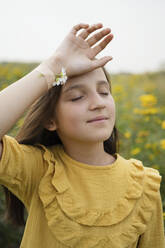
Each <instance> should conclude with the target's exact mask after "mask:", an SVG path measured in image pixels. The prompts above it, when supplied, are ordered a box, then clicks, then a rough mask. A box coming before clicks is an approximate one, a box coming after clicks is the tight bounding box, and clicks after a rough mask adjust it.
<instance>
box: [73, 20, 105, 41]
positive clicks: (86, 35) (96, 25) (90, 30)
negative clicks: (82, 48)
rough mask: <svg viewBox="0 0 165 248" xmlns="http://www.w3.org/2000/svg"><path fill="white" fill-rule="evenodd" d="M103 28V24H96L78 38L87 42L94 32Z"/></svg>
mask: <svg viewBox="0 0 165 248" xmlns="http://www.w3.org/2000/svg"><path fill="white" fill-rule="evenodd" d="M102 26H103V25H102V23H97V24H94V25H92V26H90V27H88V28H87V29H86V30H83V31H82V32H81V33H80V34H79V35H78V36H79V37H81V38H82V39H84V40H85V39H86V38H87V37H88V36H89V34H91V33H92V32H93V31H95V30H97V29H99V28H102Z"/></svg>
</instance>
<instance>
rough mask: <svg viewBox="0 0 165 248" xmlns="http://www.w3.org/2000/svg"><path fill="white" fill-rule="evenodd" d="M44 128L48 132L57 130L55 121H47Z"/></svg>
mask: <svg viewBox="0 0 165 248" xmlns="http://www.w3.org/2000/svg"><path fill="white" fill-rule="evenodd" d="M44 126H45V128H46V129H48V130H49V131H55V130H56V129H57V125H56V122H55V120H49V121H48V122H47V123H46V124H45V125H44Z"/></svg>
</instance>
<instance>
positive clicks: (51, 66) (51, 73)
mask: <svg viewBox="0 0 165 248" xmlns="http://www.w3.org/2000/svg"><path fill="white" fill-rule="evenodd" d="M36 70H37V71H38V72H40V76H43V77H45V81H46V83H47V85H48V90H49V89H50V88H52V87H53V86H56V85H59V84H64V83H65V82H66V80H67V75H66V74H65V70H66V68H65V67H64V65H63V63H62V61H61V59H60V58H59V57H58V56H51V57H49V58H48V59H46V60H45V61H43V62H42V63H41V64H40V65H39V66H38V67H37V68H36Z"/></svg>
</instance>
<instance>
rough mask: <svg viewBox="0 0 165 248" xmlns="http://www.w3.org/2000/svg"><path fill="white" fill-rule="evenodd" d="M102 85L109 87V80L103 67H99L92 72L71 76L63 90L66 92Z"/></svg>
mask: <svg viewBox="0 0 165 248" xmlns="http://www.w3.org/2000/svg"><path fill="white" fill-rule="evenodd" d="M101 85H103V86H107V87H108V88H109V82H108V81H107V78H106V76H105V73H104V71H103V70H102V69H101V68H98V69H96V70H93V71H91V72H88V73H84V74H82V75H79V76H75V77H72V78H69V79H68V80H67V82H66V84H64V85H63V86H62V92H63V93H66V92H68V91H70V90H72V89H76V88H85V87H93V86H101Z"/></svg>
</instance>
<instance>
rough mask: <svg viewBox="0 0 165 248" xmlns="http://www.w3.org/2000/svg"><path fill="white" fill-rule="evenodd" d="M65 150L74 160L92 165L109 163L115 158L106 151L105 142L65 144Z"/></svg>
mask: <svg viewBox="0 0 165 248" xmlns="http://www.w3.org/2000/svg"><path fill="white" fill-rule="evenodd" d="M63 147H64V151H65V152H66V153H67V154H68V155H69V156H70V157H71V158H73V159H74V160H76V161H79V162H81V163H85V164H90V165H100V166H101V165H108V164H111V163H113V162H114V161H115V158H114V157H113V156H112V155H110V154H109V153H106V152H105V151H104V144H103V142H100V143H97V144H96V143H95V144H93V145H92V144H77V143H76V144H69V145H67V144H65V145H63Z"/></svg>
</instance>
